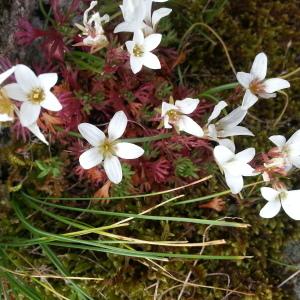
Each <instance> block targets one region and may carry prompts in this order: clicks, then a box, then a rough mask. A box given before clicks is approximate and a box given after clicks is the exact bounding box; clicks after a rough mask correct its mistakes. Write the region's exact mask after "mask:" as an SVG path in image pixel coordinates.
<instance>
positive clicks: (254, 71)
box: [236, 53, 290, 109]
mask: <svg viewBox="0 0 300 300" xmlns="http://www.w3.org/2000/svg"><path fill="white" fill-rule="evenodd" d="M267 63H268V59H267V56H266V54H264V53H259V54H258V55H256V57H255V59H254V62H253V65H252V68H251V71H250V73H245V72H238V73H237V75H236V77H237V80H238V82H239V83H240V84H241V85H242V86H243V87H244V88H245V89H246V93H245V95H244V98H243V104H242V107H243V108H244V109H249V108H250V107H251V106H252V105H254V104H255V103H256V101H257V100H258V97H260V98H265V99H268V98H273V97H275V96H276V93H275V92H277V91H279V90H282V89H286V88H289V87H290V83H289V82H288V81H287V80H285V79H282V78H271V79H266V80H265V78H266V74H267Z"/></svg>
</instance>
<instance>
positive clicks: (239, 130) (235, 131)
mask: <svg viewBox="0 0 300 300" xmlns="http://www.w3.org/2000/svg"><path fill="white" fill-rule="evenodd" d="M238 135H247V136H254V134H253V133H252V132H251V131H250V130H249V129H248V128H246V127H243V126H235V127H232V128H228V129H225V130H222V131H220V132H219V134H218V136H219V137H221V138H224V137H229V136H238Z"/></svg>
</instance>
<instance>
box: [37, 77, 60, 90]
mask: <svg viewBox="0 0 300 300" xmlns="http://www.w3.org/2000/svg"><path fill="white" fill-rule="evenodd" d="M38 79H39V81H40V84H41V86H42V87H43V88H44V89H45V90H46V91H49V90H50V89H51V88H52V87H53V86H55V85H56V83H57V80H58V76H57V74H56V73H45V74H41V75H39V76H38Z"/></svg>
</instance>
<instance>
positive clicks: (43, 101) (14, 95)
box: [3, 65, 62, 127]
mask: <svg viewBox="0 0 300 300" xmlns="http://www.w3.org/2000/svg"><path fill="white" fill-rule="evenodd" d="M15 77H16V81H17V83H11V84H8V85H6V86H4V88H3V89H4V91H5V92H6V94H7V96H8V97H9V98H11V99H14V100H17V101H21V102H23V103H22V105H21V108H20V114H19V118H20V121H21V124H22V125H23V126H25V127H28V126H30V125H32V124H34V123H36V121H37V119H38V118H39V115H40V112H41V108H45V109H48V110H51V111H59V110H61V109H62V106H61V104H60V102H59V101H58V99H57V98H56V96H55V95H54V94H53V93H51V91H50V89H51V88H52V87H53V86H54V85H55V84H56V82H57V74H56V73H46V74H41V75H39V76H38V77H37V76H36V75H35V74H34V72H33V71H32V70H31V69H30V68H28V67H27V66H25V65H17V66H16V67H15Z"/></svg>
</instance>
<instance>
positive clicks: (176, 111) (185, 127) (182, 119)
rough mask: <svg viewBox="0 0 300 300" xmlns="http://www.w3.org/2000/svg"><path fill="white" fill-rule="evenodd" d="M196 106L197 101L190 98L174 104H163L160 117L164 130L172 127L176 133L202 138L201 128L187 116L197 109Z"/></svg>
mask: <svg viewBox="0 0 300 300" xmlns="http://www.w3.org/2000/svg"><path fill="white" fill-rule="evenodd" d="M198 104H199V100H198V99H192V98H186V99H184V100H176V101H175V104H170V103H167V102H163V103H162V109H161V117H162V118H163V123H164V128H172V126H174V128H175V130H176V131H178V132H180V131H184V132H186V133H189V134H191V135H194V136H197V137H202V136H203V130H202V128H201V126H200V125H198V124H197V123H196V122H195V121H194V120H193V119H192V118H190V117H188V116H187V115H189V114H191V113H192V112H193V111H194V110H195V109H196V108H197V106H198Z"/></svg>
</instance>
